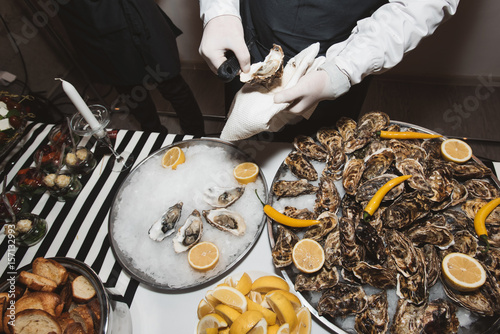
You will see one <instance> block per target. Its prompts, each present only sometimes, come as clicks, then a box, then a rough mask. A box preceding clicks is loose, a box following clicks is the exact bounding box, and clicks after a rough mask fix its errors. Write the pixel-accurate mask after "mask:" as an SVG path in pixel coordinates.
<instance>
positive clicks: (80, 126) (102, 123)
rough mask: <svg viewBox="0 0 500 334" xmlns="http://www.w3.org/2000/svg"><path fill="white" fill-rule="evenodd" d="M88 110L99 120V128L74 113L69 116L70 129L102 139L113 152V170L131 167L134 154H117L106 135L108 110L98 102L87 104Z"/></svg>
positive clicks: (79, 133) (117, 170)
mask: <svg viewBox="0 0 500 334" xmlns="http://www.w3.org/2000/svg"><path fill="white" fill-rule="evenodd" d="M89 109H90V111H91V112H92V114H93V115H94V117H95V118H96V119H97V121H98V122H99V128H95V127H94V128H92V127H90V125H89V124H88V123H87V121H86V120H85V118H83V116H82V115H81V114H80V113H75V114H74V115H73V117H71V122H70V123H71V129H72V130H73V131H74V132H75V133H76V134H77V135H80V136H94V137H95V138H97V139H98V140H100V141H102V142H103V143H104V144H105V145H106V146H107V147H108V148H109V149H110V151H111V153H113V157H111V158H112V159H114V162H113V168H112V170H113V171H114V172H121V171H124V170H127V169H129V168H130V167H132V165H133V163H134V156H133V155H132V153H130V152H122V153H121V154H119V153H118V152H116V150H115V149H114V147H113V144H112V143H111V140H110V138H109V136H108V133H107V131H106V130H105V129H106V126H107V125H108V124H109V122H110V116H109V111H108V109H107V108H106V107H105V106H102V105H100V104H93V105H90V106H89Z"/></svg>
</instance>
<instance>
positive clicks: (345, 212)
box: [340, 194, 363, 221]
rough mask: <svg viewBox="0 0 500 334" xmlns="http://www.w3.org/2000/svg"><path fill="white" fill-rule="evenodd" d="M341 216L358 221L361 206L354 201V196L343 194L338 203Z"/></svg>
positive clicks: (361, 211)
mask: <svg viewBox="0 0 500 334" xmlns="http://www.w3.org/2000/svg"><path fill="white" fill-rule="evenodd" d="M340 205H341V208H342V216H343V217H346V218H347V219H351V220H353V221H359V219H361V216H362V214H363V207H362V206H361V204H359V203H358V202H357V201H356V198H355V197H354V196H350V195H347V194H346V195H344V197H343V198H342V202H341V203H340Z"/></svg>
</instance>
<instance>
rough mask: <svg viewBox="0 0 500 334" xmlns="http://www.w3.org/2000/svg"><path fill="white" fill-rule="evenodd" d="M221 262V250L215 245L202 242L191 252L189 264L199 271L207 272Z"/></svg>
mask: <svg viewBox="0 0 500 334" xmlns="http://www.w3.org/2000/svg"><path fill="white" fill-rule="evenodd" d="M218 261H219V249H218V248H217V246H215V245H214V244H213V243H211V242H208V241H204V242H200V243H199V244H197V245H196V246H194V247H193V248H191V249H190V250H189V253H188V262H189V265H190V266H191V267H193V268H194V269H196V270H199V271H207V270H210V269H212V268H213V267H215V265H216V264H217V262H218Z"/></svg>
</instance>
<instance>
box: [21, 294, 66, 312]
mask: <svg viewBox="0 0 500 334" xmlns="http://www.w3.org/2000/svg"><path fill="white" fill-rule="evenodd" d="M63 307H64V304H63V302H62V300H61V297H59V295H58V294H56V293H53V292H40V291H35V292H31V293H29V294H27V295H24V296H23V297H21V298H20V299H19V300H18V301H16V312H22V311H24V310H28V309H35V310H43V311H45V312H47V313H49V314H50V315H51V316H53V317H58V316H59V315H61V313H62V310H63Z"/></svg>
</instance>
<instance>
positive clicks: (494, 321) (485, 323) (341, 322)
mask: <svg viewBox="0 0 500 334" xmlns="http://www.w3.org/2000/svg"><path fill="white" fill-rule="evenodd" d="M391 124H396V125H399V126H400V127H401V131H404V130H406V129H408V128H412V129H415V130H417V131H419V132H424V133H430V134H438V133H436V132H434V131H432V130H429V129H426V128H424V127H421V126H418V125H414V124H411V123H406V122H400V121H391ZM443 139H447V138H446V137H443ZM472 159H473V160H474V161H475V162H477V163H480V164H482V162H481V161H480V160H479V159H477V158H476V157H475V156H473V157H472ZM312 163H313V166H314V167H315V169H316V171H317V172H318V175H320V174H321V171H322V168H323V167H324V166H325V163H320V162H314V161H312ZM290 174H291V173H290V171H289V169H288V166H287V165H286V164H285V162H283V163H282V164H281V166H280V167H279V168H278V171H277V172H276V174H275V176H274V179H273V182H272V184H271V187H270V189H272V187H273V185H274V183H276V182H277V181H279V180H283V179H284V178H286V179H289V180H291V179H290ZM489 178H490V180H491V182H492V183H493V184H495V185H496V186H497V187H498V188H500V182H499V180H498V179H497V177H496V176H495V175H493V174H491V175H490V176H489ZM294 179H295V180H297V178H296V177H295V178H294ZM316 182H317V181H316ZM313 184H315V185H316V183H314V182H313ZM335 185H336V186H337V190H338V192H339V195H340V197H341V198H343V196H344V194H345V191H344V188H343V186H342V180H340V181H335ZM306 196H312V197H315V194H311V195H301V196H299V197H304V198H306ZM312 197H309V199H305V200H304V201H302V203H310V201H314V199H313V198H312ZM269 198H270V199H269V202H268V203H269V204H270V205H272V206H275V207H276V209H278V210H280V208H281V207H283V206H285V205H292V206H293V205H295V204H300V203H301V200H300V199H297V198H295V200H292V202H290V203H289V202H287V201H286V199H281V200H280V202H281V203H278V198H277V197H276V196H275V195H274V194H273V193H272V191H270V194H269ZM293 201H294V202H293ZM302 208H304V206H301V207H298V209H302ZM309 209H312V208H309ZM338 216H339V217H340V216H341V210H339V212H338ZM277 226H278V223H276V222H274V221H273V220H271V219H268V221H267V229H268V236H269V242H270V244H271V248H273V247H274V245H275V236H276V235H277ZM304 230H305V229H304ZM303 233H304V231H299V232H298V233H297V234H298V235H299V238H300V237H301V236H302V235H303ZM281 273H282V275H283V277H284V278H285V280H286V281H287V282H288V283H289V285H290V286H291V287H293V286H294V282H295V279H296V277H297V275H298V274H299V273H300V272H299V271H298V270H297V269H296V268H295V267H294V266H293V265H290V266H288V267H286V268H284V269H282V270H281ZM339 274H340V272H339ZM341 280H342V278H341ZM438 284H441V283H440V282H438V283H436V285H435V286H434V287H433V288H435V287H436V286H437V285H438ZM363 287H368V289H369V290H370V292H368V291H367V295H369V294H372V293H375V292H378V291H381V290H380V289H376V288H373V287H370V286H368V285H364V286H363ZM438 288H439V289H441V290H442V287H440V286H438ZM438 288H436V289H438ZM392 290H394V289H392ZM430 291H431V295H434V296H436V295H437V296H439V297H442V298H445V299H447V300H449V299H448V297H446V296H445V294H444V292H443V293H439V292H438V293H434V294H433V292H432V290H430ZM296 293H297V294H298V295H299V297H301V299H302V301H303V303H304V305H306V306H307V307H308V308H309V310H310V312H311V314H313V315H314V316H315V317H316V318H317V319H318V320H319V321H321V322H322V323H323V324H324V325H325V326H327V327H328V328H329V329H331V330H332V331H333V332H334V333H341V334H347V333H355V330H354V329H353V324H354V316H352V315H351V316H348V317H347V319H340V318H335V319H334V318H332V317H330V316H321V315H319V314H318V311H317V305H318V301H319V298H320V296H321V292H313V291H302V292H296ZM388 295H389V303H391V298H392V303H393V306H392V313H391V305H390V306H389V312H390V313H389V315H390V320H391V323H392V316H393V315H394V314H393V313H394V311H395V305H394V304H395V301H396V300H397V298H398V297H397V296H396V294H395V291H389V290H388ZM391 295H392V296H391ZM454 305H456V304H454ZM457 308H458V309H459V312H461V317H462V318H464V317H465V318H468V316H469V315H470V314H473V313H470V312H469V311H467V310H465V309H463V308H459V307H458V306H457ZM473 317H474V318H475V320H474V321H471V323H470V324H469V326H468V327H467V328H465V327H460V328H459V331H458V332H459V333H463V334H469V333H470V334H472V333H475V334H476V333H483V334H486V333H496V332H497V330H498V329H499V328H500V316H498V315H495V316H492V317H480V316H477V315H473ZM349 318H351V319H349Z"/></svg>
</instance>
